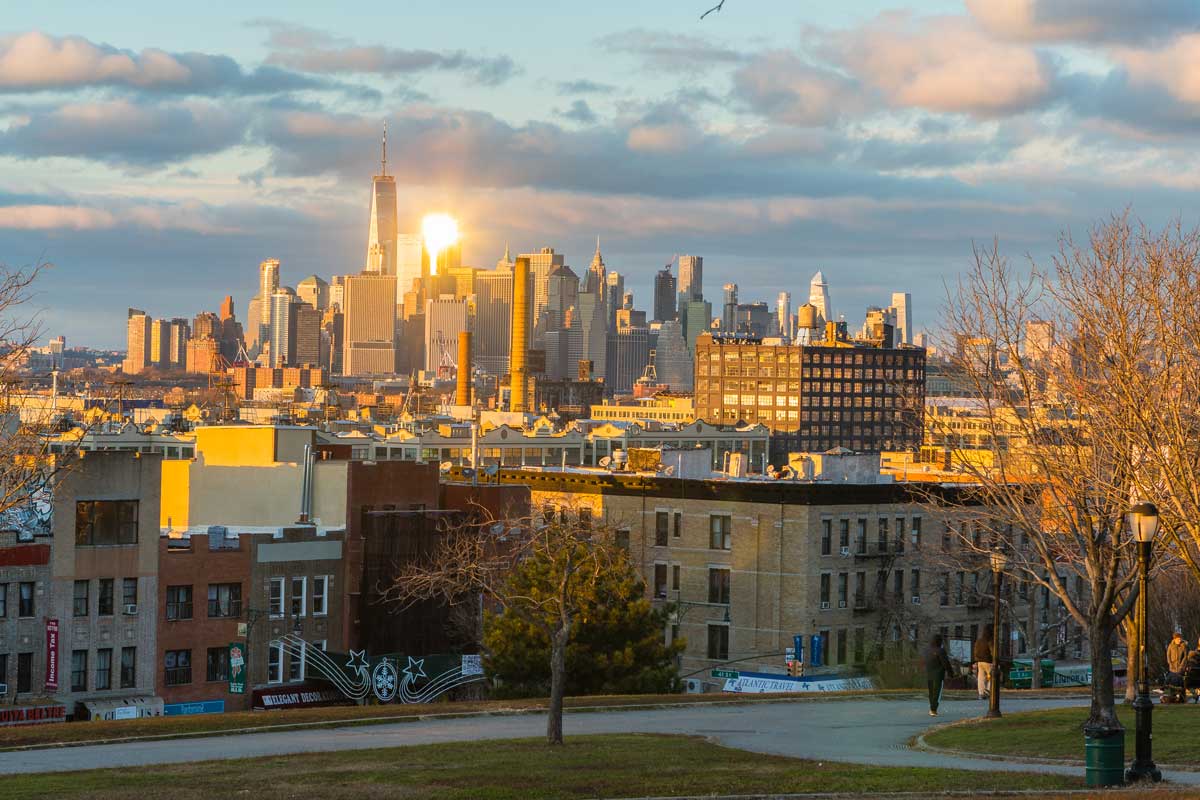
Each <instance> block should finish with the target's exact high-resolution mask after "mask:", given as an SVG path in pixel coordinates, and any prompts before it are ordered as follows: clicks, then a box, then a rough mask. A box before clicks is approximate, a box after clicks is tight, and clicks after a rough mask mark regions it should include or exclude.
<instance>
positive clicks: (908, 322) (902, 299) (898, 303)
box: [891, 292, 913, 344]
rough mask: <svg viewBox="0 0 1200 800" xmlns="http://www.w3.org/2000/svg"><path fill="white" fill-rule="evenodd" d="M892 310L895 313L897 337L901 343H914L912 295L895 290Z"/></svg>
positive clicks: (894, 322)
mask: <svg viewBox="0 0 1200 800" xmlns="http://www.w3.org/2000/svg"><path fill="white" fill-rule="evenodd" d="M891 311H892V313H893V315H894V321H893V322H892V324H893V325H895V326H896V338H897V339H898V343H899V344H912V343H913V330H912V295H911V294H909V293H908V292H893V293H892V306H891Z"/></svg>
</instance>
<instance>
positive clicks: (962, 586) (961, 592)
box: [954, 572, 967, 606]
mask: <svg viewBox="0 0 1200 800" xmlns="http://www.w3.org/2000/svg"><path fill="white" fill-rule="evenodd" d="M966 593H967V573H965V572H960V573H958V586H957V587H956V591H955V592H954V605H956V606H961V605H962V604H963V599H964V596H965V595H966Z"/></svg>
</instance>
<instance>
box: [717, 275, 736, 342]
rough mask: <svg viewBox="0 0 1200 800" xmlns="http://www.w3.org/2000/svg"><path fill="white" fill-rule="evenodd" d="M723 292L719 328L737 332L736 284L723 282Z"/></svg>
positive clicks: (726, 331) (728, 331)
mask: <svg viewBox="0 0 1200 800" xmlns="http://www.w3.org/2000/svg"><path fill="white" fill-rule="evenodd" d="M723 293H724V297H723V300H724V302H723V303H722V305H721V330H722V331H724V332H725V333H737V307H738V285H737V284H736V283H727V284H725V286H724V287H723Z"/></svg>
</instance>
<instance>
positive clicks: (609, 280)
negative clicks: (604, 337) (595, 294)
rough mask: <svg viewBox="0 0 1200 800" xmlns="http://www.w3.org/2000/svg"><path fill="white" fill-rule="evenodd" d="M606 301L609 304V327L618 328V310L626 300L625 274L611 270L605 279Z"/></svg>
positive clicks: (611, 328)
mask: <svg viewBox="0 0 1200 800" xmlns="http://www.w3.org/2000/svg"><path fill="white" fill-rule="evenodd" d="M604 283H605V289H604V297H605V302H606V303H607V304H608V329H609V330H616V328H617V311H618V310H620V308H621V306H622V304H623V303H624V302H625V276H624V275H620V274H618V273H616V272H609V273H608V274H607V276H606V277H605V279H604Z"/></svg>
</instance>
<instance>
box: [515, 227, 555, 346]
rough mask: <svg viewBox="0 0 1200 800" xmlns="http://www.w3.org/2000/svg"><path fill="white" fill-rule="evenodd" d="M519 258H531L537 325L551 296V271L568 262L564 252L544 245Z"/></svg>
mask: <svg viewBox="0 0 1200 800" xmlns="http://www.w3.org/2000/svg"><path fill="white" fill-rule="evenodd" d="M517 258H527V259H529V273H530V274H531V275H532V276H533V323H534V324H535V325H536V324H537V321H538V320H539V319H541V316H542V309H543V308H544V307H545V306H546V301H547V299H548V298H549V294H550V273H551V272H553V271H554V269H555V268H556V267H561V266H563V264H565V263H566V262H565V261H564V259H563V254H562V253H556V252H554V248H553V247H543V248H542V249H541V250H539V251H538V252H536V253H526V254H522V255H519V256H517ZM535 342H536V339H535Z"/></svg>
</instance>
